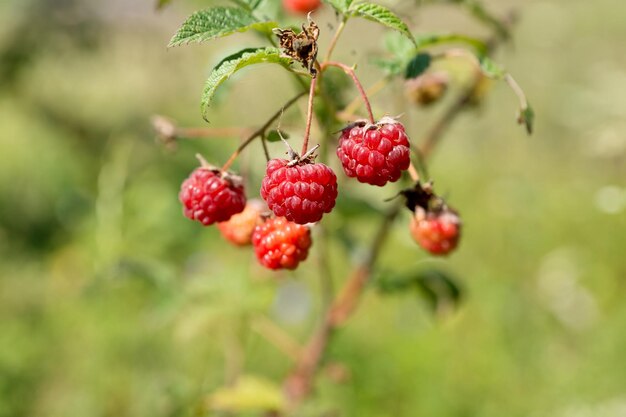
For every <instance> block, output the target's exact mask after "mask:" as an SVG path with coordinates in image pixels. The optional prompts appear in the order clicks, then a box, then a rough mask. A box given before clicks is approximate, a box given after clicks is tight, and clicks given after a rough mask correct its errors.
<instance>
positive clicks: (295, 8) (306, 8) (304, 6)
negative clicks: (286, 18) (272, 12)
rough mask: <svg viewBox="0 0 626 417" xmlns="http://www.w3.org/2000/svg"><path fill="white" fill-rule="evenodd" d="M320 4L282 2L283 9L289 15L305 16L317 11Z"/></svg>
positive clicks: (305, 0)
mask: <svg viewBox="0 0 626 417" xmlns="http://www.w3.org/2000/svg"><path fill="white" fill-rule="evenodd" d="M321 4H322V2H321V1H320V0H283V7H284V8H285V10H288V11H289V12H291V13H296V14H307V13H308V12H312V11H314V10H317V8H319V7H320V5H321Z"/></svg>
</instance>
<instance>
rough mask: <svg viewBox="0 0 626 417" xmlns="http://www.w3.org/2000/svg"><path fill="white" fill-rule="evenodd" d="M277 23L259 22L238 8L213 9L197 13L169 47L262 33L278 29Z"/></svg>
mask: <svg viewBox="0 0 626 417" xmlns="http://www.w3.org/2000/svg"><path fill="white" fill-rule="evenodd" d="M277 26H278V25H277V23H276V22H259V21H258V20H256V18H255V17H254V16H252V14H251V13H250V12H249V11H247V10H244V9H241V8H237V7H221V6H220V7H213V8H210V9H206V10H201V11H198V12H195V13H194V14H192V15H191V16H189V18H187V20H185V22H184V23H183V25H182V26H181V27H180V28H179V29H178V31H177V32H176V34H175V35H174V37H172V39H171V40H170V43H169V45H168V47H172V46H178V45H183V44H187V43H190V42H198V43H200V42H204V41H208V40H211V39H216V38H220V37H223V36H228V35H232V34H233V33H236V32H245V31H248V30H251V29H254V30H258V31H261V32H268V31H271V30H272V28H275V27H277Z"/></svg>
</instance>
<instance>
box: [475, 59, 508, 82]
mask: <svg viewBox="0 0 626 417" xmlns="http://www.w3.org/2000/svg"><path fill="white" fill-rule="evenodd" d="M479 61H480V68H481V69H482V71H483V74H485V76H487V77H489V78H492V79H494V80H501V79H503V78H504V76H505V75H506V71H505V70H504V68H502V66H500V65H499V64H496V63H495V62H494V61H493V60H491V58H489V57H486V56H483V57H480V58H479Z"/></svg>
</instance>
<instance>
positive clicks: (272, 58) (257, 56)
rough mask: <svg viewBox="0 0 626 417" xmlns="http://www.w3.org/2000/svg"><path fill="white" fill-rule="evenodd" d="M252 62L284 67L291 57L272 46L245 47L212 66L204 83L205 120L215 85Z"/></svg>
mask: <svg viewBox="0 0 626 417" xmlns="http://www.w3.org/2000/svg"><path fill="white" fill-rule="evenodd" d="M253 64H280V65H282V66H283V67H285V68H289V65H290V64H291V59H290V58H286V57H284V56H281V54H280V50H279V49H278V48H273V47H268V48H247V49H243V50H241V51H239V52H237V53H236V54H233V55H230V56H228V57H226V58H224V59H223V60H222V61H221V62H220V63H219V64H217V65H216V66H215V68H213V71H211V74H210V75H209V78H207V80H206V83H205V85H204V91H203V93H202V102H201V110H202V116H203V117H204V119H205V120H207V117H206V113H207V110H208V108H209V106H210V104H211V101H212V100H213V96H214V94H215V90H217V87H219V86H220V84H222V83H223V82H224V81H226V80H227V79H228V78H229V77H230V76H231V75H233V74H234V73H235V72H237V71H239V70H240V69H242V68H245V67H247V66H249V65H253Z"/></svg>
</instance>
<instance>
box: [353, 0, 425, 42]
mask: <svg viewBox="0 0 626 417" xmlns="http://www.w3.org/2000/svg"><path fill="white" fill-rule="evenodd" d="M348 13H349V15H350V16H357V17H363V18H365V19H367V20H371V21H373V22H377V23H380V24H381V25H383V26H386V27H388V28H391V29H394V30H397V31H398V32H400V33H401V34H403V35H404V36H406V37H407V38H408V39H410V40H411V42H413V44H415V40H414V39H413V35H411V31H410V30H409V27H408V26H407V25H406V23H404V22H403V21H402V20H401V19H400V18H399V17H398V16H397V15H396V14H395V13H393V12H392V11H391V10H389V9H388V8H386V7H384V6H381V5H379V4H374V3H356V4H352V5H351V6H350V9H349V10H348Z"/></svg>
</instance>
